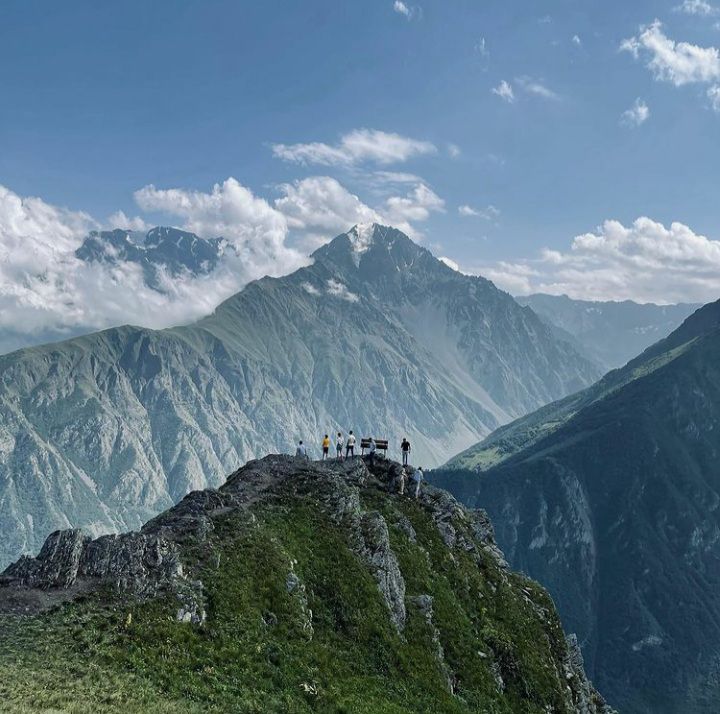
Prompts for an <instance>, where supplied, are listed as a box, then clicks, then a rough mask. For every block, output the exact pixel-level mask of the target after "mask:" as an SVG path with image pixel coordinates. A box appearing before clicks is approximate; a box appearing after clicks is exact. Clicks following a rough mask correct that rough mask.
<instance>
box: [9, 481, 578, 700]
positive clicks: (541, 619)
mask: <svg viewBox="0 0 720 714" xmlns="http://www.w3.org/2000/svg"><path fill="white" fill-rule="evenodd" d="M363 498H364V503H363V508H365V509H369V510H378V511H380V512H381V513H382V514H383V516H384V517H385V519H386V521H387V523H388V525H389V528H390V538H391V545H392V548H393V550H394V551H395V553H396V555H397V557H398V560H399V563H400V568H401V570H402V572H403V575H404V577H405V582H406V585H407V592H406V603H407V613H408V617H407V624H406V627H405V629H404V631H403V633H402V634H400V633H398V631H397V630H396V629H395V627H394V626H393V624H392V622H391V620H390V618H389V617H388V611H387V609H386V606H385V603H384V601H383V599H382V597H381V595H380V592H379V590H378V587H377V583H376V581H375V580H374V578H373V576H372V574H371V572H370V571H369V569H368V568H367V567H366V565H365V563H364V562H363V561H362V560H361V559H360V558H359V557H358V556H357V555H356V554H355V553H354V552H353V549H352V548H351V547H349V546H350V544H349V537H350V536H349V533H348V530H347V529H346V528H344V527H343V526H342V525H338V524H335V523H334V522H333V521H332V520H331V519H329V518H328V516H327V515H326V514H325V513H324V512H323V511H322V509H321V508H319V507H318V505H317V504H316V503H314V502H312V501H311V499H309V498H306V499H301V498H297V497H295V498H293V499H290V498H276V499H274V500H273V501H271V502H269V503H264V504H262V505H260V506H258V507H257V508H256V509H255V510H254V511H253V513H254V518H253V517H250V516H248V514H247V513H240V512H234V513H230V514H227V515H225V516H222V517H220V518H218V519H217V520H216V522H215V525H216V529H215V532H214V534H213V536H212V537H211V539H210V540H209V541H207V542H203V543H197V542H196V543H189V544H187V550H186V555H187V556H189V560H190V562H194V564H195V565H194V567H193V570H194V571H195V572H194V574H195V575H196V576H197V577H199V578H200V579H201V580H202V582H203V583H204V586H205V591H206V594H207V615H208V619H207V622H206V624H205V625H204V626H191V625H186V624H179V623H178V622H176V619H175V614H176V609H177V602H176V601H175V600H173V599H170V598H167V599H160V600H155V601H151V602H145V603H137V602H131V601H129V600H126V599H122V598H120V597H119V596H116V595H114V594H112V593H109V592H103V593H96V594H93V595H91V596H89V597H87V598H85V599H83V600H81V601H76V602H74V603H72V604H69V605H64V606H61V607H59V608H57V609H55V610H54V611H52V612H49V613H46V614H43V615H37V616H23V617H17V616H7V615H5V616H0V639H1V640H2V642H3V647H2V650H1V651H0V701H2V702H3V711H4V712H48V713H49V712H67V713H68V714H70V713H72V714H84V713H85V712H93V713H95V712H122V713H123V714H134V713H135V712H138V713H139V712H160V713H166V712H167V713H168V714H170V713H174V712H190V713H192V712H230V711H232V712H348V713H351V712H352V713H353V714H362V713H363V712H366V713H367V714H376V713H377V712H391V713H397V714H400V713H402V712H440V711H442V712H448V713H454V712H457V713H458V714H461V713H462V712H471V711H482V712H488V713H489V714H501V713H504V712H508V713H509V712H527V713H528V714H532V713H534V712H538V714H539V713H540V712H545V711H556V712H564V711H567V706H566V704H565V699H564V697H565V685H566V681H565V675H564V672H563V669H562V662H563V660H564V658H565V656H566V653H567V647H566V643H565V638H564V635H563V632H562V629H561V627H560V624H559V621H558V618H557V616H556V614H555V610H554V607H553V604H552V602H551V601H550V599H549V597H548V596H547V595H546V594H545V593H544V591H543V590H542V589H541V588H540V587H539V586H537V585H536V584H535V583H533V582H531V581H529V580H527V579H525V578H522V577H520V576H517V575H513V574H511V573H508V572H507V571H505V570H502V569H501V568H500V567H499V566H498V563H497V561H496V560H495V559H494V558H493V557H492V555H490V554H487V555H484V554H482V555H481V556H480V558H481V560H480V563H479V564H478V562H477V555H474V554H471V553H469V552H466V551H464V550H461V549H459V548H454V549H449V548H448V547H447V546H446V545H445V544H444V543H443V541H442V539H441V537H440V533H439V531H438V529H437V527H436V526H435V524H434V523H433V522H432V518H431V515H430V513H429V512H428V511H427V509H426V508H423V507H422V506H421V505H419V504H418V503H417V502H415V501H412V500H410V499H400V498H397V497H390V498H389V497H388V495H387V494H381V493H380V492H379V491H378V492H376V491H373V490H368V491H366V492H364V493H363ZM408 522H409V523H410V524H412V528H413V529H414V530H415V532H416V534H417V540H416V542H413V539H412V538H411V537H409V536H408V534H407V532H408V528H407V523H408ZM401 525H404V527H401ZM455 525H456V527H457V528H465V529H467V527H468V526H467V524H462V523H461V524H455ZM467 535H468V537H469V533H467ZM291 573H295V574H296V575H297V577H298V578H299V581H300V582H301V583H302V586H304V589H303V587H300V588H294V589H289V588H288V586H287V582H288V576H289V575H290V574H291ZM423 594H428V595H431V596H432V597H433V604H432V616H431V618H428V617H427V614H426V613H425V612H423V611H421V609H420V608H419V607H418V606H417V605H416V604H414V602H413V597H414V596H417V595H423ZM310 611H311V613H310ZM500 680H502V682H503V684H502V686H498V683H499V681H500ZM449 681H452V682H453V683H454V686H455V687H456V695H453V694H451V692H450V687H449Z"/></svg>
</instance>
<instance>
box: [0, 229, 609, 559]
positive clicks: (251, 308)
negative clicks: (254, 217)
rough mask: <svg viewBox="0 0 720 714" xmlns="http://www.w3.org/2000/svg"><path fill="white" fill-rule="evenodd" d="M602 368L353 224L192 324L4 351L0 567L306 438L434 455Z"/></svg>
mask: <svg viewBox="0 0 720 714" xmlns="http://www.w3.org/2000/svg"><path fill="white" fill-rule="evenodd" d="M596 376H597V375H596V372H595V369H594V368H593V366H592V365H591V364H590V363H588V362H587V361H586V360H584V359H583V358H581V357H579V356H578V355H577V354H576V353H574V352H573V351H572V350H571V349H569V348H568V346H567V345H565V344H564V343H560V342H558V341H557V340H556V339H555V338H554V337H553V336H552V334H551V332H550V330H549V328H547V326H545V325H544V324H543V323H542V322H541V321H540V320H539V318H537V316H536V315H535V314H534V313H533V312H532V311H530V310H529V309H527V308H521V307H519V306H518V305H517V304H516V303H515V302H514V301H513V300H512V298H511V297H510V296H509V295H507V294H505V293H502V292H500V291H498V290H496V289H495V288H494V286H493V285H492V284H491V283H489V282H488V281H485V280H483V279H481V278H473V277H469V276H463V275H461V274H459V273H456V272H454V271H452V270H451V269H450V268H448V267H447V266H445V265H444V264H443V263H441V262H440V261H438V260H436V259H435V258H434V257H433V256H432V255H431V254H430V253H429V252H428V251H426V250H424V249H423V248H421V247H419V246H417V245H416V244H414V243H413V242H412V241H411V240H410V239H409V238H407V237H406V236H404V235H403V234H402V233H400V232H399V231H394V230H392V229H388V228H384V227H377V226H369V227H363V228H361V229H357V228H356V229H353V231H351V232H349V233H348V234H343V235H341V236H339V237H337V238H336V239H335V240H334V241H332V242H331V243H330V244H329V245H327V246H325V247H324V248H322V249H320V250H319V251H318V252H316V253H315V256H314V264H313V265H312V266H310V267H307V268H303V269H301V270H299V271H297V272H295V273H293V274H292V275H290V276H287V277H285V278H280V279H272V278H264V279H262V280H259V281H256V282H254V283H251V284H250V285H248V286H247V288H245V289H244V290H243V291H242V292H241V293H239V294H237V295H236V296H234V297H233V298H231V299H230V300H228V301H226V302H225V303H223V304H222V305H221V306H220V307H218V309H217V310H216V311H215V313H214V314H213V315H211V316H209V317H207V318H206V319H204V320H201V321H200V322H198V323H196V324H194V325H190V326H186V327H179V328H173V329H167V330H162V331H153V330H147V329H139V328H134V327H122V328H118V329H112V330H106V331H104V332H100V333H96V334H92V335H87V336H84V337H81V338H77V339H74V340H70V341H67V342H64V343H59V344H54V345H46V346H44V347H39V348H33V349H28V350H22V351H19V352H15V353H12V354H10V355H6V356H4V357H0V536H2V539H1V540H0V565H3V564H6V563H7V562H8V561H9V560H10V559H12V558H15V557H17V556H18V555H19V554H20V553H22V552H28V551H33V550H36V549H37V548H38V547H39V546H40V545H41V543H42V541H43V539H44V538H45V536H46V535H47V533H48V532H50V531H52V530H55V529H57V528H66V527H71V526H82V527H87V528H89V530H90V531H91V532H92V533H94V534H99V533H102V532H108V531H112V530H122V529H127V528H136V527H138V526H139V525H140V524H141V523H142V522H143V521H144V520H147V518H149V517H151V516H152V515H153V514H154V513H157V512H158V511H161V510H163V509H165V508H168V507H169V506H170V505H172V503H174V502H176V501H177V500H178V499H180V498H182V496H183V495H185V494H186V493H187V492H188V491H189V490H191V489H195V488H202V487H205V486H208V485H211V486H212V485H217V484H218V483H220V480H221V479H222V474H224V473H227V472H228V471H229V470H230V468H232V465H233V464H235V463H238V462H239V461H243V460H245V459H247V458H250V457H253V456H257V455H259V454H261V453H266V452H268V451H279V450H289V449H294V444H295V443H296V441H297V440H298V439H300V438H303V439H305V440H306V441H307V442H308V443H309V444H310V446H311V448H316V447H315V446H314V444H317V443H318V441H319V440H320V439H321V438H322V435H323V434H324V433H330V434H332V433H333V432H335V431H337V430H341V431H343V432H344V433H347V430H348V429H354V430H355V432H356V433H357V434H362V435H368V434H369V433H370V432H374V434H375V435H376V436H380V437H386V438H389V439H391V441H392V443H393V445H394V444H395V443H398V444H399V441H400V439H401V438H402V436H407V437H408V438H410V440H411V442H412V443H413V449H414V452H413V453H414V456H415V458H416V459H417V460H418V462H420V461H422V462H424V463H426V464H428V465H432V464H439V463H442V462H443V461H444V460H446V459H447V458H448V457H449V456H450V455H451V454H452V453H456V452H457V451H459V450H460V449H463V448H465V447H466V446H468V445H469V444H471V443H473V442H474V441H476V440H477V439H478V437H480V436H482V435H484V434H487V433H489V432H490V431H491V430H492V429H494V428H495V427H497V426H498V425H499V424H502V423H504V422H506V421H508V420H509V419H511V418H512V417H514V416H519V415H520V414H523V413H525V412H527V411H528V410H530V409H533V408H536V407H537V406H539V405H540V404H542V403H545V402H547V401H550V400H552V399H555V398H558V397H560V396H562V395H564V394H567V393H568V392H570V391H574V390H576V389H579V388H580V387H582V386H584V385H585V384H588V383H589V382H590V381H591V380H592V379H593V378H594V377H596Z"/></svg>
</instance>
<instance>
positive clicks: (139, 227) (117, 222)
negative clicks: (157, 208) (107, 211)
mask: <svg viewBox="0 0 720 714" xmlns="http://www.w3.org/2000/svg"><path fill="white" fill-rule="evenodd" d="M105 225H106V226H107V227H108V228H109V229H110V230H112V229H113V228H122V229H124V230H128V231H148V230H150V228H151V226H150V224H149V223H147V222H146V221H145V220H144V219H143V218H141V217H140V216H133V218H130V217H129V216H126V215H125V213H124V212H123V211H115V213H113V214H112V215H110V216H108V218H107V220H106V221H105Z"/></svg>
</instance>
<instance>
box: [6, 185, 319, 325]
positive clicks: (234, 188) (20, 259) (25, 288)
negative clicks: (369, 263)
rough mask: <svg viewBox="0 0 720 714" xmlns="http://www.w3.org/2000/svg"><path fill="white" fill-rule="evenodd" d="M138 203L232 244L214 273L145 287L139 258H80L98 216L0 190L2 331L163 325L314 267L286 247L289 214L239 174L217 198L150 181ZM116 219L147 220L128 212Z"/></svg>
mask: <svg viewBox="0 0 720 714" xmlns="http://www.w3.org/2000/svg"><path fill="white" fill-rule="evenodd" d="M137 199H138V202H139V203H140V204H142V206H143V207H144V208H145V209H146V210H160V211H162V212H163V213H164V214H166V215H173V216H180V217H181V218H182V219H183V222H184V225H183V227H184V228H186V229H188V230H193V231H195V232H197V233H199V234H200V235H201V236H204V237H207V236H209V235H212V236H216V235H221V234H224V235H225V236H226V237H227V238H228V240H229V242H230V244H231V246H232V247H234V250H233V249H229V250H227V251H226V252H225V254H224V255H223V260H222V262H221V264H220V266H219V267H218V268H217V269H216V270H215V271H213V272H212V273H211V274H210V275H206V276H201V277H196V276H192V275H189V274H188V275H179V276H174V277H170V276H169V275H163V274H162V273H161V274H160V276H159V278H160V282H161V286H162V288H163V292H159V291H157V290H153V289H151V288H150V287H148V286H147V285H146V283H145V279H144V275H143V271H142V268H141V267H140V266H139V265H137V264H134V263H119V264H114V265H112V266H110V265H106V264H99V263H86V262H84V261H82V260H80V259H78V258H77V257H76V256H75V251H76V250H77V248H79V247H80V245H81V244H82V241H83V239H84V238H85V237H86V236H87V234H88V232H89V231H90V230H93V229H98V228H101V227H102V226H101V225H100V224H99V222H98V221H96V220H94V219H93V218H92V217H91V216H89V215H88V214H86V213H83V212H80V211H69V210H66V209H62V208H58V207H56V206H52V205H50V204H48V203H46V202H44V201H43V200H41V199H39V198H22V197H20V196H18V195H17V194H15V193H13V192H12V191H10V190H9V189H7V188H5V187H2V186H0V332H1V331H3V330H11V331H14V332H15V333H22V334H25V335H28V336H31V335H35V334H38V335H41V334H44V333H46V332H47V331H52V332H53V333H62V332H71V331H78V330H88V331H89V330H93V329H99V328H104V327H108V326H110V325H117V324H123V323H126V322H128V320H132V322H133V323H135V324H138V323H139V324H142V325H144V326H147V327H165V326H168V325H172V324H178V323H181V322H186V321H190V320H194V319H197V318H199V317H201V316H203V315H206V314H208V313H210V312H211V311H212V310H213V309H214V308H215V307H216V306H217V305H218V304H219V303H220V302H221V301H222V300H224V299H226V298H228V297H229V296H230V295H232V294H233V293H235V292H237V291H238V290H239V289H240V288H241V287H242V286H243V285H244V284H245V283H246V282H248V281H249V280H252V279H255V278H258V277H261V276H262V275H264V274H267V273H269V274H276V275H277V274H282V273H286V272H288V271H289V270H292V269H294V268H296V267H299V266H300V265H302V264H305V263H307V259H306V258H305V257H304V256H302V255H301V254H300V253H299V252H297V251H294V250H291V249H289V248H287V247H286V246H285V245H284V240H285V237H286V234H287V224H286V220H285V217H284V216H283V215H282V214H281V213H280V212H279V211H276V210H275V209H273V208H272V207H271V206H269V205H268V204H267V203H266V202H264V201H262V199H257V198H255V197H253V196H252V194H251V193H250V192H249V191H248V190H247V189H245V188H244V187H242V186H240V184H238V183H237V182H236V181H235V180H234V179H228V181H226V182H225V183H224V184H222V185H219V186H216V187H215V188H214V189H213V191H212V192H211V193H209V194H203V193H199V192H191V191H184V190H181V189H171V190H168V191H160V190H158V189H155V188H154V187H146V188H144V189H141V190H140V191H139V192H138V193H137ZM111 218H112V219H113V220H115V219H116V218H117V219H118V220H121V221H122V223H124V224H126V227H133V223H134V226H135V227H138V226H139V225H140V223H138V222H136V221H135V219H130V221H129V222H128V220H127V217H126V216H124V214H119V213H118V214H114V216H113V217H111ZM141 220H142V219H141Z"/></svg>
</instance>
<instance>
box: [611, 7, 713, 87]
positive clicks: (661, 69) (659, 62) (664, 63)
mask: <svg viewBox="0 0 720 714" xmlns="http://www.w3.org/2000/svg"><path fill="white" fill-rule="evenodd" d="M620 49H621V50H622V51H625V52H630V53H631V54H632V55H633V57H635V58H636V59H639V58H640V57H644V58H645V59H646V61H647V67H648V69H649V70H650V71H651V72H652V74H653V76H654V77H655V79H656V80H658V81H662V82H670V83H671V84H674V85H675V86H676V87H681V86H683V85H685V84H692V83H710V82H716V81H719V80H720V51H719V50H718V49H717V48H715V47H699V46H698V45H692V44H690V43H688V42H675V41H674V40H671V39H670V38H669V37H668V36H667V35H665V33H664V32H663V28H662V23H661V22H660V21H659V20H655V21H654V22H653V23H651V24H650V25H647V26H645V27H641V28H640V33H639V34H638V35H637V36H636V37H631V38H630V39H628V40H625V41H623V43H622V44H621V45H620Z"/></svg>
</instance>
